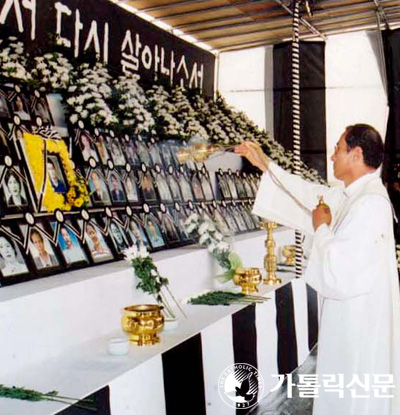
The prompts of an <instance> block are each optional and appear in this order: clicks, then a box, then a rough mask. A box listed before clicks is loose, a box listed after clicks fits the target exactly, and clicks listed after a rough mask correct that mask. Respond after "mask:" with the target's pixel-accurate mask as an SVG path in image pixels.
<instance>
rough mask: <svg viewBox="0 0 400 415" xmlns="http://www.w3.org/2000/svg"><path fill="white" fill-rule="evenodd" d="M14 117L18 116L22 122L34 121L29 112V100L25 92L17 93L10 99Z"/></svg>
mask: <svg viewBox="0 0 400 415" xmlns="http://www.w3.org/2000/svg"><path fill="white" fill-rule="evenodd" d="M10 102H11V110H12V115H13V116H14V115H18V117H19V118H20V120H21V121H27V122H31V121H32V115H31V114H30V112H29V99H28V98H27V96H26V94H25V92H15V93H14V94H12V96H11V97H10Z"/></svg>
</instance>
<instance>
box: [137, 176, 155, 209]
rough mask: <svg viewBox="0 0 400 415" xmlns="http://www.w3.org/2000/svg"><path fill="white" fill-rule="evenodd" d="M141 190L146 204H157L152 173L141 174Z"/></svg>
mask: <svg viewBox="0 0 400 415" xmlns="http://www.w3.org/2000/svg"><path fill="white" fill-rule="evenodd" d="M140 189H141V192H142V197H143V200H144V201H145V202H149V203H152V202H157V201H158V199H157V193H156V190H155V187H154V184H153V177H152V175H151V174H150V172H148V171H147V172H145V173H143V172H141V173H140Z"/></svg>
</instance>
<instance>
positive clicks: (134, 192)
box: [124, 171, 140, 204]
mask: <svg viewBox="0 0 400 415" xmlns="http://www.w3.org/2000/svg"><path fill="white" fill-rule="evenodd" d="M124 183H125V192H126V198H127V199H128V202H130V203H133V204H138V203H140V197H139V190H138V185H137V183H138V180H137V177H136V174H135V172H134V171H131V172H130V173H129V174H128V175H127V176H126V178H125V180H124Z"/></svg>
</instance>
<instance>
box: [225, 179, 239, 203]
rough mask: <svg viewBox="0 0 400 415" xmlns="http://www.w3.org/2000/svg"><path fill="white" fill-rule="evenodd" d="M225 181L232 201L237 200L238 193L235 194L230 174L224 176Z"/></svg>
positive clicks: (234, 186)
mask: <svg viewBox="0 0 400 415" xmlns="http://www.w3.org/2000/svg"><path fill="white" fill-rule="evenodd" d="M225 179H226V182H227V184H228V187H229V191H230V193H231V195H232V199H238V198H239V195H238V192H237V189H236V185H235V180H234V177H233V175H232V174H226V175H225Z"/></svg>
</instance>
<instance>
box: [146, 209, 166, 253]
mask: <svg viewBox="0 0 400 415" xmlns="http://www.w3.org/2000/svg"><path fill="white" fill-rule="evenodd" d="M144 229H145V231H146V235H147V238H148V241H149V242H150V245H151V247H152V249H153V250H159V249H162V248H164V247H165V245H166V243H165V240H164V237H163V234H162V231H161V227H160V223H159V221H158V220H157V219H156V218H155V216H153V215H152V214H149V215H145V218H144Z"/></svg>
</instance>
